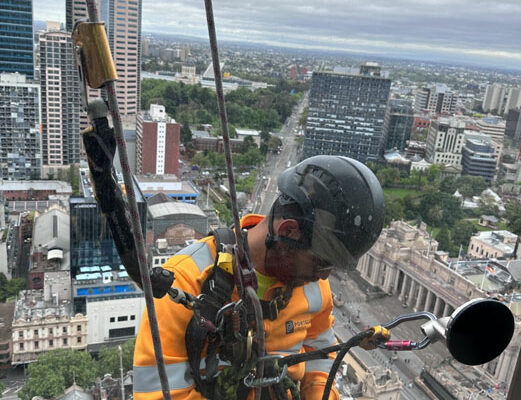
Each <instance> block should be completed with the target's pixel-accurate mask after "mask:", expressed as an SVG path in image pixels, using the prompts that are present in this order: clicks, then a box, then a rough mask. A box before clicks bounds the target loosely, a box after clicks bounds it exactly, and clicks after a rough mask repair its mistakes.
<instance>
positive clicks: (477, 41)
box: [34, 0, 521, 63]
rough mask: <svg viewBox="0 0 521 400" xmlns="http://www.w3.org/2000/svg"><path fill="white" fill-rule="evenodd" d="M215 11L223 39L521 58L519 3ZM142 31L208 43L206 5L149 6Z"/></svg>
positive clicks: (330, 0)
mask: <svg viewBox="0 0 521 400" xmlns="http://www.w3.org/2000/svg"><path fill="white" fill-rule="evenodd" d="M63 5H64V1H63V0H59V1H56V0H34V13H35V17H36V18H38V16H39V15H47V13H49V14H48V15H56V13H57V12H58V10H62V9H63V8H64V6H63ZM213 7H214V14H215V21H216V27H217V34H218V37H219V39H221V40H222V39H227V40H241V41H250V42H258V43H266V44H267V43H272V44H278V45H286V46H291V45H294V46H296V47H301V48H309V47H315V48H325V47H330V48H332V49H333V48H334V49H340V50H342V49H344V50H355V51H371V52H374V51H378V52H379V51H381V52H383V53H385V54H387V53H390V54H396V55H400V54H411V52H412V53H414V52H415V51H417V52H420V53H421V52H424V53H427V54H428V53H429V52H434V53H439V54H444V55H447V56H449V57H452V58H453V59H454V60H458V59H460V58H461V57H466V56H469V57H473V58H475V59H480V60H483V62H484V63H486V62H488V61H490V60H487V58H489V57H496V58H500V59H502V60H505V62H507V63H508V62H510V63H513V62H516V63H518V62H519V54H521V42H520V41H519V39H518V38H519V37H520V35H521V24H520V23H519V16H520V15H521V2H519V1H518V0H497V1H495V2H491V1H488V0H456V1H454V0H415V1H413V0H392V1H389V0H285V1H280V0H263V1H262V2H259V1H252V0H219V1H214V5H213ZM63 13H64V10H63ZM39 19H42V18H39ZM143 30H144V31H151V32H162V33H172V34H184V35H195V36H200V37H204V36H206V35H207V28H206V17H205V12H204V3H203V2H202V1H201V0H183V1H181V0H173V1H172V0H154V1H152V0H143ZM431 55H435V54H431ZM496 61H497V60H496Z"/></svg>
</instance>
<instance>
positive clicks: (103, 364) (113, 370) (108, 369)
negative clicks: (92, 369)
mask: <svg viewBox="0 0 521 400" xmlns="http://www.w3.org/2000/svg"><path fill="white" fill-rule="evenodd" d="M135 345H136V339H131V340H128V341H126V342H125V343H124V344H123V345H122V346H121V353H122V360H123V373H126V372H127V371H130V370H131V369H132V366H133V361H134V347H135ZM98 371H99V375H101V376H103V375H105V374H111V375H112V377H113V378H119V376H120V369H119V349H118V347H117V346H112V347H106V346H103V347H102V348H101V349H100V352H99V357H98Z"/></svg>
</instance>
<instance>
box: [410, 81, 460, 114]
mask: <svg viewBox="0 0 521 400" xmlns="http://www.w3.org/2000/svg"><path fill="white" fill-rule="evenodd" d="M457 100H458V95H457V94H456V93H454V92H452V91H451V89H450V88H449V87H448V86H447V85H443V84H440V85H435V86H430V87H424V88H421V89H418V91H417V92H416V96H415V98H414V110H415V111H417V112H422V111H428V112H430V113H433V114H452V113H454V110H455V109H456V101H457Z"/></svg>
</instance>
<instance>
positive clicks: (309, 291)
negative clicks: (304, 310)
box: [304, 281, 322, 313]
mask: <svg viewBox="0 0 521 400" xmlns="http://www.w3.org/2000/svg"><path fill="white" fill-rule="evenodd" d="M304 294H305V296H306V299H307V301H308V304H309V308H308V312H310V313H317V312H319V311H320V310H321V308H322V293H321V292H320V285H319V283H318V281H317V282H311V283H308V284H307V285H304Z"/></svg>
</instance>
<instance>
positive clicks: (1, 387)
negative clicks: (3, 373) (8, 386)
mask: <svg viewBox="0 0 521 400" xmlns="http://www.w3.org/2000/svg"><path fill="white" fill-rule="evenodd" d="M4 389H5V386H4V384H3V383H2V382H0V399H1V398H2V397H3V396H2V392H3V391H4Z"/></svg>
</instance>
